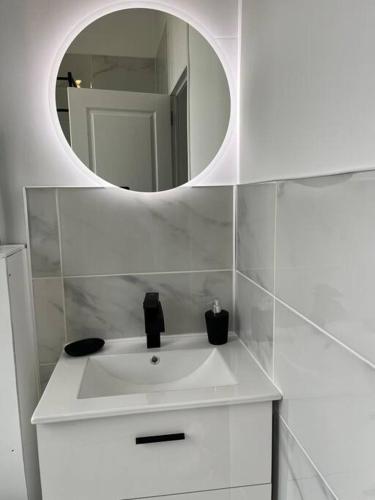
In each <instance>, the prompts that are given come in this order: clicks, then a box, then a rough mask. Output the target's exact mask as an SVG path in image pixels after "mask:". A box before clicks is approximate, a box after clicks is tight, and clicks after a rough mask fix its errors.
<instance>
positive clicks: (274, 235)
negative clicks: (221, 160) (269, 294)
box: [272, 183, 278, 378]
mask: <svg viewBox="0 0 375 500" xmlns="http://www.w3.org/2000/svg"><path fill="white" fill-rule="evenodd" d="M277 194H278V184H277V183H276V184H275V186H274V193H273V196H274V222H273V223H274V227H273V311H272V377H273V378H275V358H276V356H275V351H276V349H275V347H276V299H275V295H276V256H277V251H276V250H277V202H278V198H277Z"/></svg>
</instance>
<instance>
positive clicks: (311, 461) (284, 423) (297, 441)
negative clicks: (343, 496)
mask: <svg viewBox="0 0 375 500" xmlns="http://www.w3.org/2000/svg"><path fill="white" fill-rule="evenodd" d="M279 419H280V421H281V422H282V424H283V425H284V427H285V428H286V430H287V431H288V432H289V434H290V435H291V437H292V438H293V439H294V441H295V442H296V443H297V445H298V447H299V448H300V449H301V451H302V453H303V454H304V455H305V457H306V458H307V460H308V461H309V462H310V464H311V465H312V467H313V468H314V469H315V471H316V473H317V474H318V476H319V478H320V479H321V481H322V482H323V483H324V485H325V487H326V488H327V489H328V490H329V492H330V493H331V495H332V496H333V497H334V498H335V500H339V498H338V496H337V495H336V494H335V493H334V491H333V489H332V488H331V486H330V485H329V484H328V482H327V480H326V479H325V477H324V476H323V474H322V473H321V472H320V470H319V468H318V467H317V465H316V464H315V462H314V461H313V459H312V458H311V457H310V455H309V453H308V452H307V450H306V448H305V447H304V446H303V445H302V443H301V441H300V440H299V439H298V438H297V437H296V435H295V434H294V432H293V431H292V430H291V428H290V427H289V425H288V424H287V423H286V421H285V420H284V417H282V415H280V414H279Z"/></svg>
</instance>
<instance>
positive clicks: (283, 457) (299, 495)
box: [277, 420, 337, 500]
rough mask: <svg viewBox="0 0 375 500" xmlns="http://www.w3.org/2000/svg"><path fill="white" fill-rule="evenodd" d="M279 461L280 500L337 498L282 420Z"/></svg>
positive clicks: (328, 499)
mask: <svg viewBox="0 0 375 500" xmlns="http://www.w3.org/2000/svg"><path fill="white" fill-rule="evenodd" d="M278 463H279V467H278V481H277V483H278V484H277V493H278V495H277V499H278V500H337V499H336V498H335V497H334V495H333V494H332V492H331V491H330V490H329V488H328V487H327V486H326V484H325V483H324V482H323V480H322V479H321V477H320V475H319V473H318V471H317V470H316V469H315V468H314V466H313V465H312V464H311V462H310V461H309V458H308V457H307V456H306V455H305V453H304V452H303V450H302V449H301V448H300V447H299V445H298V443H297V442H296V440H295V439H294V438H293V436H292V435H291V434H290V432H289V430H288V429H287V427H286V426H285V424H284V423H283V422H282V421H281V420H280V423H279V453H278Z"/></svg>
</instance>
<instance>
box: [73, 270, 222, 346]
mask: <svg viewBox="0 0 375 500" xmlns="http://www.w3.org/2000/svg"><path fill="white" fill-rule="evenodd" d="M64 284H65V297H66V318H67V330H68V338H69V340H74V339H78V338H83V337H88V336H99V337H104V338H115V337H134V336H137V335H143V334H144V315H143V299H144V295H145V293H146V292H149V291H157V292H159V293H160V301H161V303H162V307H163V311H164V318H165V327H166V333H167V334H177V333H195V332H203V331H205V320H204V312H205V311H206V310H207V309H209V307H210V302H212V299H213V298H215V297H217V298H219V300H220V301H221V303H222V305H223V307H224V308H226V309H228V310H229V311H230V312H232V272H231V271H221V272H220V271H219V272H196V273H169V274H149V275H125V276H99V277H82V278H66V279H65V280H64Z"/></svg>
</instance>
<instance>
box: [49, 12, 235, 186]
mask: <svg viewBox="0 0 375 500" xmlns="http://www.w3.org/2000/svg"><path fill="white" fill-rule="evenodd" d="M56 107H57V112H58V117H59V121H60V125H61V128H62V130H63V132H64V135H65V137H66V139H67V141H68V142H69V144H70V146H71V148H72V149H73V151H74V152H75V154H76V155H77V156H78V157H79V158H80V160H81V161H82V162H83V163H84V164H85V165H86V166H87V167H88V168H89V169H90V170H92V171H93V172H95V173H96V174H97V175H98V176H99V177H101V178H103V179H105V180H106V181H108V182H110V183H111V184H114V185H117V186H120V187H123V188H125V189H131V190H134V191H144V192H152V191H164V190H167V189H172V188H174V187H177V186H180V185H182V184H185V183H186V182H188V181H189V180H191V179H192V178H193V177H195V176H196V175H198V174H200V173H201V172H202V171H203V170H204V169H205V168H206V167H207V166H208V165H209V163H210V162H211V161H212V159H213V158H214V157H215V155H216V153H217V152H218V150H219V148H220V146H221V144H222V142H223V140H224V137H225V134H226V131H227V128H228V123H229V115H230V93H229V86H228V81H227V78H226V75H225V71H224V68H223V66H222V64H221V62H220V60H219V58H218V56H217V54H216V52H215V51H214V50H213V48H212V47H211V45H210V44H209V43H208V42H207V40H206V39H205V38H204V37H202V35H201V34H200V33H198V32H197V31H196V30H195V29H194V28H192V27H191V26H190V25H188V24H187V23H185V22H184V21H182V20H181V19H178V18H177V17H174V16H171V15H169V14H166V13H164V12H161V11H157V10H150V9H126V10H121V11H117V12H114V13H112V14H108V15H106V16H104V17H101V18H99V19H98V20H97V21H95V22H93V23H92V24H90V25H89V26H88V27H87V28H85V29H84V30H83V31H82V32H81V33H80V34H79V35H78V36H77V37H76V39H75V40H74V41H73V43H72V44H71V45H70V47H69V48H68V50H67V52H66V53H65V55H64V57H63V60H62V62H61V65H60V69H59V73H58V78H57V85H56Z"/></svg>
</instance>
